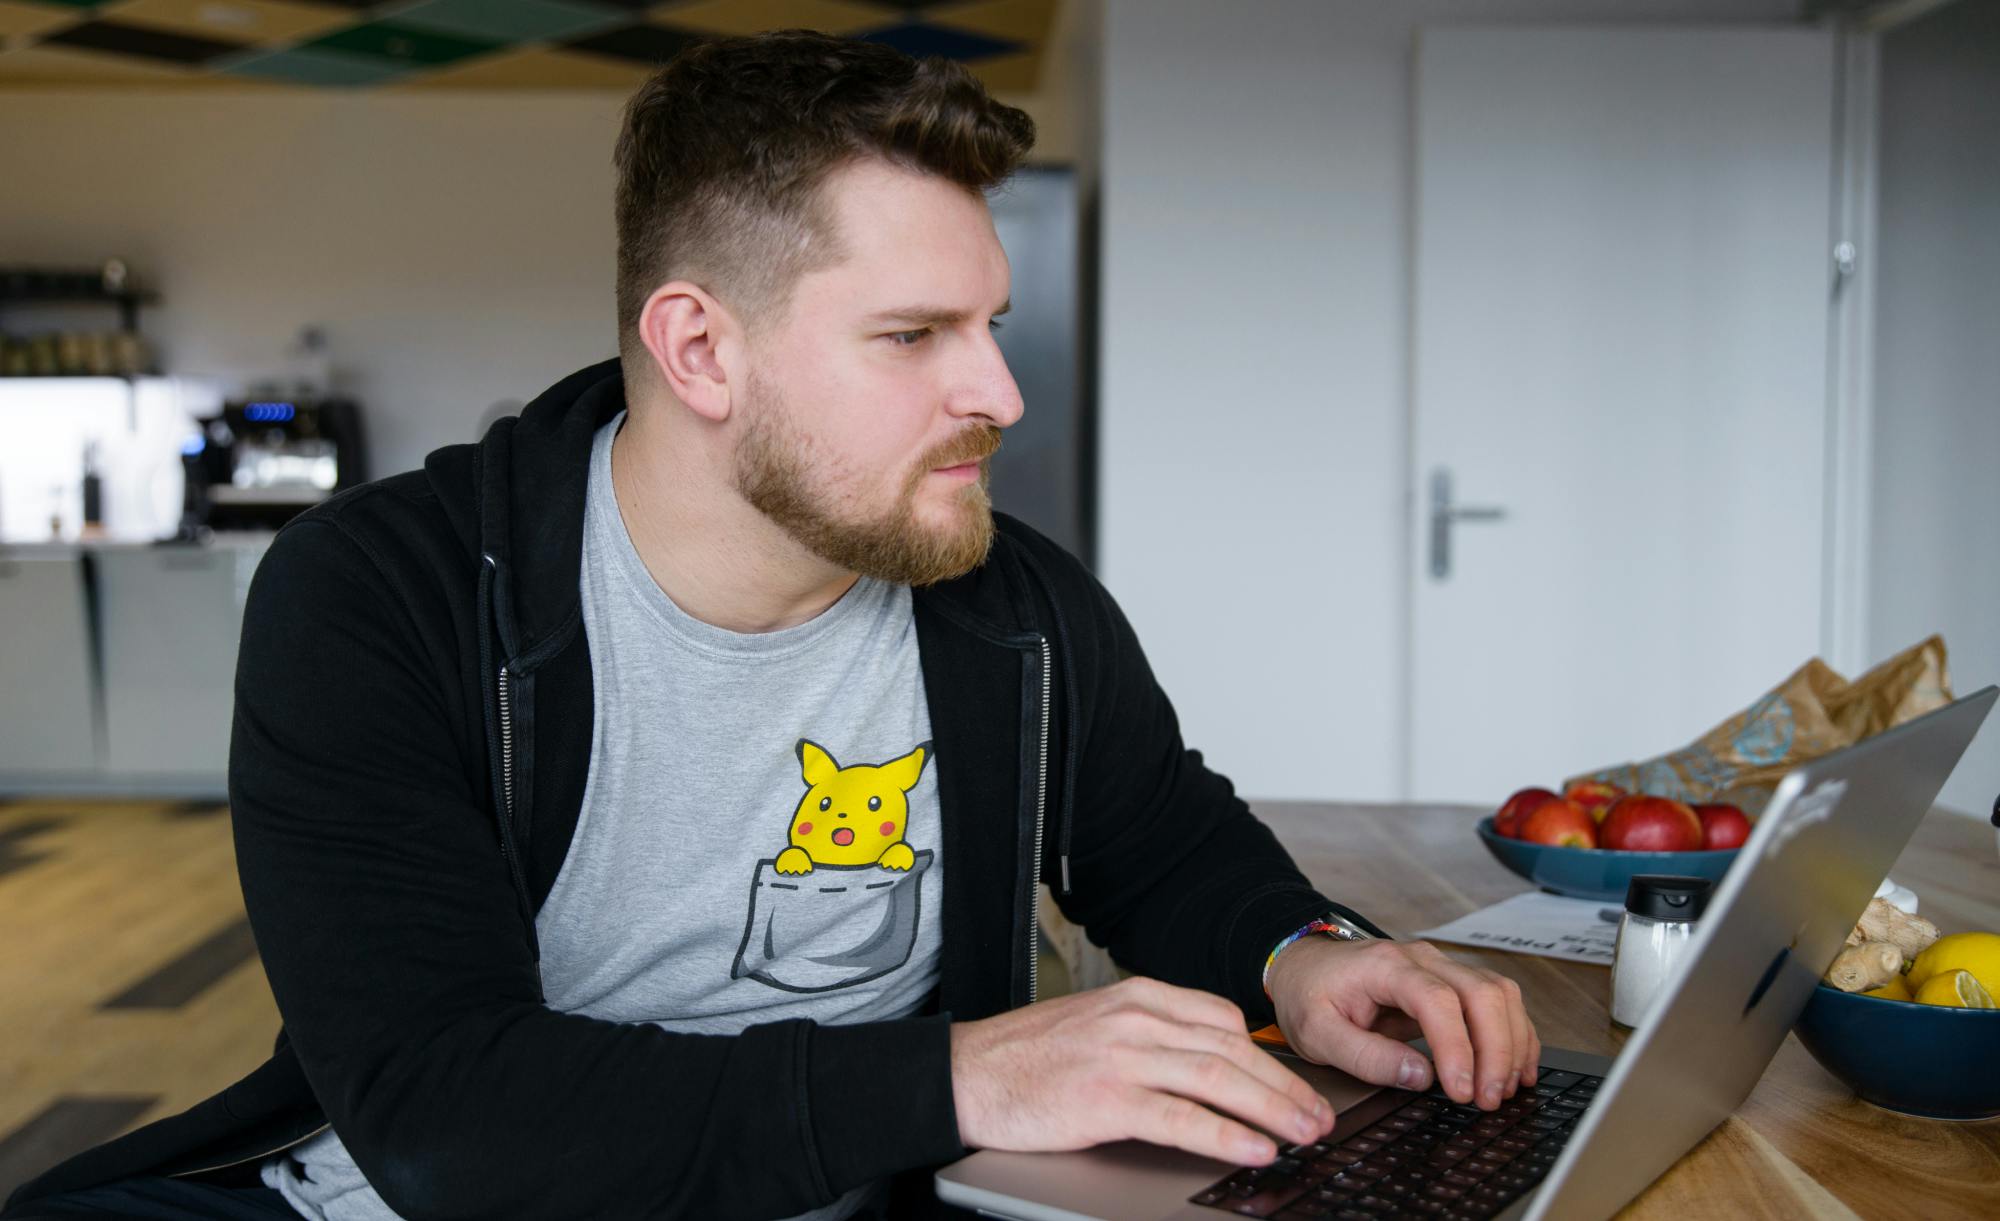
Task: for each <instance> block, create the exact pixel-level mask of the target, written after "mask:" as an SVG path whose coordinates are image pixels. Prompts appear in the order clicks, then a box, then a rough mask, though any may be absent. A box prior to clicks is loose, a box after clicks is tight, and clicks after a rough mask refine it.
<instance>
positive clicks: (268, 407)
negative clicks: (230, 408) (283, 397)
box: [243, 403, 299, 424]
mask: <svg viewBox="0 0 2000 1221" xmlns="http://www.w3.org/2000/svg"><path fill="white" fill-rule="evenodd" d="M298 413H299V409H298V408H297V407H296V406H294V405H292V404H291V403H250V404H248V405H246V406H245V407H244V408H243V418H244V419H246V420H248V421H250V422H251V423H252V424H282V423H284V422H285V421H286V420H289V419H291V418H293V417H294V416H296V415H298Z"/></svg>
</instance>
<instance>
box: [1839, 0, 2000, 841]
mask: <svg viewBox="0 0 2000 1221" xmlns="http://www.w3.org/2000/svg"><path fill="white" fill-rule="evenodd" d="M1880 113H1881V127H1880V132H1879V137H1878V139H1879V145H1878V148H1879V150H1880V152H1879V197H1878V199H1879V202H1878V209H1879V211H1878V214H1877V215H1878V218H1879V219H1878V226H1879V228H1878V237H1877V240H1876V246H1877V249H1878V250H1879V251H1880V255H1879V259H1878V263H1877V266H1878V268H1879V278H1878V280H1877V282H1876V298H1875V319H1876V340H1875V436H1874V451H1875V482H1874V488H1873V496H1872V500H1873V506H1874V522H1873V524H1872V529H1871V534H1870V542H1871V550H1872V560H1871V564H1870V583H1871V587H1870V599H1869V633H1868V635H1869V642H1870V645H1871V648H1872V652H1873V654H1874V657H1875V658H1876V659H1880V658H1882V657H1886V656H1888V655H1889V654H1891V653H1894V652H1896V651H1897V650H1898V649H1900V648H1902V647H1904V646H1906V645H1909V644H1911V643H1914V642H1915V641H1917V640H1920V639H1922V638H1923V637H1924V636H1926V635H1928V634H1930V633H1931V632H1942V633H1943V634H1944V638H1945V644H1946V645H1947V646H1949V648H1950V650H1951V676H1952V685H1953V687H1954V688H1955V689H1956V690H1957V691H1958V692H1960V693H1965V692H1970V691H1973V690H1976V689H1978V688H1979V687H1983V686H1985V685H1986V684H1988V683H1992V682H2000V552H1996V550H1995V545H1994V538H1993V535H1994V528H1995V525H1996V524H2000V515H1996V513H1995V510H1994V500H1995V495H1994V494H1995V491H1996V489H2000V345H1996V344H1995V342H1994V340H1995V337H1996V336H2000V239H1996V237H1995V226H1996V225H2000V161H1996V159H1995V156H1994V154H1995V151H1996V150H2000V3H1993V2H1992V0H1960V2H1959V3H1957V4H1953V5H1948V6H1947V7H1945V8H1943V9H1941V10H1938V11H1937V12H1934V13H1931V14H1929V15H1928V16H1925V17H1923V18H1921V19H1919V20H1917V21H1915V22H1913V23H1911V24H1909V25H1906V26H1902V27H1899V28H1897V29H1894V30H1892V31H1890V32H1889V33H1888V34H1886V35H1885V36H1884V37H1883V39H1882V61H1881V112H1880ZM1996 793H2000V727H1996V725H1995V724H1994V723H1993V721H1992V720H1990V719H1989V721H1988V723H1987V725H1986V727H1985V729H1984V730H1982V731H1981V733H1980V735H1979V737H1978V738H1977V739H1976V740H1975V741H1974V742H1973V744H1972V749H1971V750H1970V751H1969V752H1968V753H1967V755H1966V757H1965V759H1964V761H1963V762H1961V763H1960V764H1959V768H1958V771H1957V772H1956V773H1955V774H1954V775H1953V776H1952V779H1951V782H1950V783H1949V784H1947V785H1946V786H1945V791H1944V795H1943V797H1942V798H1941V800H1942V801H1943V802H1944V803H1945V804H1947V805H1950V806H1952V807H1954V808H1957V809H1961V810H1965V811H1967V812H1969V813H1976V814H1982V815H1983V814H1985V813H1986V812H1987V811H1989V810H1991V809H1992V807H1993V799H1994V795H1995V794H1996Z"/></svg>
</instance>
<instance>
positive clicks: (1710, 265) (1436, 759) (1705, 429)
mask: <svg viewBox="0 0 2000 1221" xmlns="http://www.w3.org/2000/svg"><path fill="white" fill-rule="evenodd" d="M1833 62H1834V57H1833V43H1832V39H1831V36H1830V35H1829V34H1827V33H1826V32H1824V31H1819V30H1811V29H1806V28H1779V27H1770V28H1755V29H1742V28H1737V29H1722V28H1708V27H1660V26H1655V27H1641V28H1630V27H1628V28H1624V29H1619V28H1603V27H1600V28H1592V29H1549V28H1539V29H1524V28H1521V27H1513V28H1508V29H1486V28H1434V29H1428V30H1426V31H1425V32H1424V34H1423V36H1422V39H1421V44H1420V48H1419V56H1418V86H1417V103H1416V122H1417V132H1416V149H1417V162H1418V178H1417V188H1416V208H1417V217H1416V259H1415V287H1414V298H1415V299H1414V327H1413V343H1414V347H1415V352H1414V359H1413V362H1412V377H1413V381H1412V405H1413V411H1414V421H1413V429H1412V451H1411V452H1412V459H1413V466H1412V472H1411V474H1412V492H1413V495H1412V498H1411V499H1412V510H1413V512H1414V514H1415V522H1414V525H1415V529H1414V530H1413V531H1412V537H1413V543H1414V546H1415V550H1416V554H1415V556H1414V557H1413V560H1414V562H1413V564H1412V579H1413V583H1414V590H1413V596H1412V615H1413V621H1412V624H1411V652H1412V686H1411V711H1410V714H1411V734H1410V745H1411V749H1410V761H1409V770H1410V774H1409V776H1408V783H1407V791H1408V792H1409V793H1410V794H1411V795H1412V796H1413V797H1415V798H1418V799H1425V800H1465V801H1475V802H1482V803H1495V804H1497V803H1498V802H1499V801H1500V800H1501V799H1502V798H1503V797H1505V796H1506V795H1507V794H1508V793H1509V792H1511V791H1512V790H1513V789H1515V788H1518V787H1521V786H1523V785H1527V784H1545V785H1554V784H1555V783H1556V782H1557V781H1559V780H1560V779H1562V778H1563V777H1565V776H1568V775H1571V774H1574V773H1576V772H1580V771H1584V770H1588V769H1592V768H1596V767H1600V766H1604V765H1609V764H1614V763H1620V762H1624V761H1627V760H1631V759H1637V758H1646V757H1650V756H1652V755H1654V754H1658V753H1661V752H1663V751H1666V750H1670V749H1673V748H1676V747H1679V746H1682V745H1685V744H1686V743H1688V742H1689V741H1691V740H1692V739H1693V738H1695V737H1696V736H1697V735H1699V734H1700V733H1702V732H1704V731H1706V730H1707V729H1708V728H1709V727H1711V726H1712V725H1714V724H1715V723H1716V722H1718V721H1720V720H1722V719H1723V718H1724V717H1725V716H1727V715H1728V714H1730V713H1731V712H1733V711H1735V710H1736V709H1738V708H1741V707H1742V706H1744V705H1747V704H1749V703H1750V702H1751V701H1752V700H1754V699H1755V698H1756V696H1757V695H1759V694H1760V693H1761V692H1762V691H1764V690H1765V689H1767V688H1768V687H1770V686H1771V685H1773V684H1775V683H1776V682H1777V681H1778V680H1779V679H1781V678H1783V677H1784V676H1785V675H1786V674H1787V673H1789V672H1790V671H1791V669H1792V668H1793V667H1795V666H1797V665H1798V664H1800V663H1801V662H1803V661H1805V660H1806V658H1808V657H1810V656H1812V655H1814V654H1815V653H1816V652H1818V651H1819V648H1820V604H1821V550H1822V545H1823V543H1822V535H1823V530H1822V523H1823V521H1824V519H1825V507H1824V504H1823V498H1824V488H1825V478H1824V469H1825V445H1826V429H1825V414H1826V353H1827V319H1828V312H1827V311H1828V290H1829V283H1830V276H1831V257H1830V249H1831V241H1832V239H1831V237H1830V234H1829V225H1830V223H1831V219H1830V218H1831V210H1830V202H1831V181H1832V175H1831V164H1832V162H1831V158H1832V150H1833V133H1832V116H1833V98H1834V80H1833ZM1447 485H1448V487H1447ZM1434 498H1435V499H1436V501H1437V503H1435V504H1434ZM1447 500H1448V503H1446V502H1447ZM1486 509H1490V510H1493V511H1494V512H1493V513H1492V514H1484V515H1482V514H1481V512H1480V510H1486Z"/></svg>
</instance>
